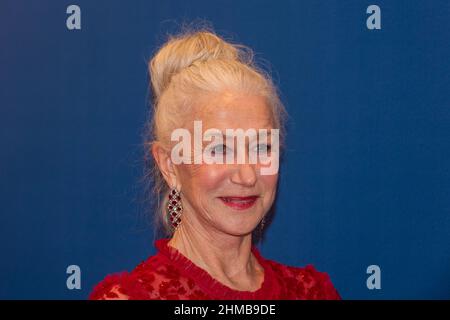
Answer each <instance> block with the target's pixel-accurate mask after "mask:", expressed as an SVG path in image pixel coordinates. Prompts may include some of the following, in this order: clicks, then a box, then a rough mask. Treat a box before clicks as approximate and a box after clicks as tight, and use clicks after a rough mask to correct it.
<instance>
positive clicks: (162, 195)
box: [144, 28, 287, 235]
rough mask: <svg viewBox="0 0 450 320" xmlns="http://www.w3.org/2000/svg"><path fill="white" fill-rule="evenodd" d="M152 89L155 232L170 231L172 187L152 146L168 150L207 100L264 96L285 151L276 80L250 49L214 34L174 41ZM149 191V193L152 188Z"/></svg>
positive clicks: (157, 59)
mask: <svg viewBox="0 0 450 320" xmlns="http://www.w3.org/2000/svg"><path fill="white" fill-rule="evenodd" d="M149 74H150V80H151V89H152V94H153V96H152V106H153V108H152V116H151V117H150V121H149V122H148V123H147V129H146V134H145V141H144V147H145V155H146V162H147V168H146V173H145V177H147V178H148V180H149V185H153V187H152V188H151V190H147V191H152V193H153V194H154V195H155V198H156V200H157V204H156V207H157V208H156V210H155V211H154V212H155V213H156V214H155V221H154V222H155V224H154V225H155V226H156V228H157V230H160V229H161V228H160V227H161V226H163V227H164V228H163V229H164V230H165V233H166V235H171V233H172V230H171V228H170V226H169V225H168V222H167V219H166V214H165V206H166V203H167V200H166V199H167V197H168V193H169V191H170V190H169V186H168V185H167V183H166V182H165V180H164V178H163V176H162V174H161V172H160V170H159V168H158V166H157V164H156V161H155V160H154V159H153V157H152V154H151V147H152V144H154V143H155V142H159V143H161V144H162V145H163V146H164V147H166V148H167V149H168V150H169V147H170V143H171V141H170V135H171V132H172V131H173V130H174V129H176V128H180V127H182V126H183V122H184V121H186V119H187V118H188V116H189V114H192V113H193V112H194V110H195V109H194V108H195V107H199V106H201V104H200V103H199V102H200V101H201V100H202V99H203V98H205V97H207V96H211V95H217V94H220V93H223V92H224V91H230V92H239V93H244V94H251V95H259V96H263V97H264V98H265V99H266V102H267V105H268V106H269V107H270V108H271V110H272V115H273V121H274V128H279V129H280V148H282V147H283V145H284V143H283V142H284V136H285V127H284V119H285V116H286V115H287V113H286V111H285V108H284V106H283V104H282V103H281V101H280V99H279V95H278V93H277V89H276V86H275V85H274V84H273V82H272V80H271V77H270V76H269V75H268V73H266V72H265V71H263V70H262V69H260V68H259V67H257V66H256V64H255V62H254V54H253V51H252V50H251V49H249V48H248V47H246V46H243V45H240V44H233V43H230V42H227V41H225V40H224V39H223V38H221V37H219V36H218V35H216V34H215V33H214V32H213V31H211V30H209V29H205V28H202V29H201V30H190V31H186V32H183V33H180V34H178V35H175V36H170V37H169V39H168V41H167V42H166V43H164V45H163V46H162V47H160V48H159V49H158V51H157V52H156V54H155V55H154V56H153V57H152V58H151V60H150V62H149ZM149 189H150V188H149Z"/></svg>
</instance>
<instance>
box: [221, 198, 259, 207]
mask: <svg viewBox="0 0 450 320" xmlns="http://www.w3.org/2000/svg"><path fill="white" fill-rule="evenodd" d="M219 199H220V200H222V202H223V203H224V204H225V205H226V206H228V207H231V208H233V209H237V210H245V209H248V208H250V207H252V206H253V205H254V204H255V202H256V200H257V199H258V196H248V197H234V196H233V197H219Z"/></svg>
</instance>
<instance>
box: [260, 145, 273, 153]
mask: <svg viewBox="0 0 450 320" xmlns="http://www.w3.org/2000/svg"><path fill="white" fill-rule="evenodd" d="M256 147H257V149H258V150H257V152H258V153H260V152H266V153H269V152H270V150H271V145H270V144H265V143H260V144H258V145H257V146H256Z"/></svg>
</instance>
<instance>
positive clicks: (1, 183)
mask: <svg viewBox="0 0 450 320" xmlns="http://www.w3.org/2000/svg"><path fill="white" fill-rule="evenodd" d="M71 4H76V5H78V6H79V7H80V9H81V30H69V29H68V28H67V26H66V19H67V17H68V16H69V14H67V13H66V9H67V7H68V6H69V5H71ZM372 4H376V5H378V6H379V7H380V9H381V29H379V30H369V29H368V28H367V26H366V20H367V18H368V17H369V14H367V13H366V9H367V7H368V6H369V5H372ZM194 19H204V20H207V21H210V22H211V23H212V25H213V27H214V28H215V30H216V31H217V32H218V33H219V34H221V35H224V36H225V37H227V38H231V39H233V40H234V41H236V42H240V43H243V44H246V45H248V46H250V47H251V48H253V49H254V50H255V52H256V53H257V56H258V57H259V58H261V59H265V60H267V61H269V62H270V66H271V68H272V70H273V74H274V77H275V81H276V82H277V84H278V85H279V86H280V89H281V92H282V99H283V101H284V102H285V104H286V107H287V109H288V112H289V113H290V115H291V118H290V120H289V125H288V141H287V146H288V148H287V153H286V157H285V161H284V163H283V164H282V168H281V179H280V190H279V191H280V194H279V197H278V202H277V204H276V206H277V213H276V216H275V219H274V221H273V222H272V224H271V225H270V226H269V229H268V231H267V234H266V239H265V241H264V242H263V244H262V245H261V250H262V253H263V255H265V256H266V257H267V258H271V259H275V260H277V261H280V262H283V263H286V264H291V265H297V266H301V265H305V264H308V263H312V264H314V265H315V266H316V268H317V269H319V270H321V271H326V272H328V273H329V274H330V276H331V278H332V280H333V282H334V284H335V286H336V287H337V288H338V290H339V292H340V293H341V295H342V297H343V298H345V299H352V298H353V299H391V298H394V299H410V298H412V299H418V298H424V299H428V298H445V299H449V298H450V246H449V243H450V241H449V240H450V196H449V194H450V164H449V160H448V159H449V156H450V111H449V108H450V98H449V92H450V79H449V74H450V62H449V57H450V45H449V42H450V30H449V19H450V2H449V1H447V0H443V1H411V0H403V1H392V0H389V1H383V0H373V1H372V0H371V1H365V0H352V1H350V0H348V1H337V0H336V1H333V0H328V1H315V0H307V1H306V0H305V1H260V0H258V1H240V0H236V1H181V0H177V1H148V0H140V1H112V0H108V1H106V0H105V1H82V0H75V1H56V0H55V1H23V0H19V1H16V0H15V1H12V0H6V1H5V0H2V1H0V108H1V109H0V111H1V114H0V212H1V223H0V228H1V230H0V231H1V232H0V252H1V264H0V284H1V285H0V298H3V299H5V298H8V299H25V298H31V299H35V298H36V299H37V298H39V299H50V298H60V299H84V298H86V297H87V295H88V294H89V292H90V290H91V289H92V286H93V285H94V284H95V283H97V282H98V281H100V280H101V279H102V278H103V277H104V276H105V275H106V274H107V273H111V272H117V271H122V270H131V269H132V268H133V267H134V266H136V264H137V263H139V262H140V261H142V260H144V259H145V258H146V257H148V256H149V255H151V254H153V253H154V248H153V244H152V241H153V234H152V227H151V226H150V225H149V224H148V223H147V222H146V221H147V219H146V217H145V216H144V214H143V212H144V210H143V208H142V207H143V206H142V204H141V202H140V198H139V193H140V185H139V178H140V176H141V171H142V151H141V145H140V144H141V138H140V135H141V132H142V127H143V125H144V122H145V119H146V114H147V110H148V98H149V89H148V74H147V66H146V61H147V59H148V58H149V57H150V56H151V54H152V53H153V50H155V48H156V46H158V45H161V44H162V43H163V42H164V40H165V35H166V34H168V33H174V32H177V31H179V30H180V25H181V24H182V23H183V22H190V21H192V20H194ZM69 265H78V266H79V267H80V269H81V289H80V290H77V289H74V290H69V289H68V288H67V286H66V279H67V277H68V276H69V275H68V274H67V273H66V268H67V267H68V266H69ZM369 265H378V266H379V267H380V269H381V289H378V290H377V289H375V290H369V289H368V288H367V286H366V279H367V278H368V277H369V275H368V274H367V273H366V269H367V267H368V266H369Z"/></svg>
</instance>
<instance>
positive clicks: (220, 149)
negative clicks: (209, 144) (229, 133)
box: [211, 144, 229, 154]
mask: <svg viewBox="0 0 450 320" xmlns="http://www.w3.org/2000/svg"><path fill="white" fill-rule="evenodd" d="M227 150H229V149H228V148H227V146H226V145H224V144H218V145H216V146H214V147H213V148H212V150H211V153H212V154H226V153H227Z"/></svg>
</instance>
